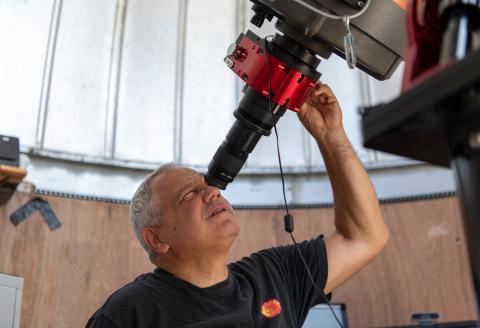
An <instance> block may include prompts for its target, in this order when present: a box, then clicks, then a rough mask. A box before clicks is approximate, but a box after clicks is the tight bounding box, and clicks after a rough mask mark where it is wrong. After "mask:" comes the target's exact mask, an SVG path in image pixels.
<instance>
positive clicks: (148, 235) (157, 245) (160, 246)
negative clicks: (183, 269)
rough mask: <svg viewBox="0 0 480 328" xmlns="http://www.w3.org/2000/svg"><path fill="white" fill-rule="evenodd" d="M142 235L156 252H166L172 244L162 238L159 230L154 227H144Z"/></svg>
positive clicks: (160, 253)
mask: <svg viewBox="0 0 480 328" xmlns="http://www.w3.org/2000/svg"><path fill="white" fill-rule="evenodd" d="M142 237H143V240H144V241H145V244H147V246H148V247H149V248H150V249H151V250H152V251H154V252H155V253H156V254H159V255H162V254H166V253H167V252H168V251H169V250H170V245H168V244H167V243H166V242H165V241H163V240H162V239H160V237H159V236H158V233H157V231H156V230H155V228H153V227H148V228H144V229H143V230H142Z"/></svg>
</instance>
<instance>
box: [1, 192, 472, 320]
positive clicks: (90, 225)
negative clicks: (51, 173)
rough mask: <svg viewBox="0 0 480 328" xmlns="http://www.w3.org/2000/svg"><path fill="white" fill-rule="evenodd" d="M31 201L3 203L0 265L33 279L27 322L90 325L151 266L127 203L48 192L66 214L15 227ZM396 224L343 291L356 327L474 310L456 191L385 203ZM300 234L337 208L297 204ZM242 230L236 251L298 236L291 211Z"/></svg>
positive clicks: (317, 228) (245, 221)
mask: <svg viewBox="0 0 480 328" xmlns="http://www.w3.org/2000/svg"><path fill="white" fill-rule="evenodd" d="M29 199H30V197H29V196H28V195H25V194H16V195H15V196H14V197H13V198H12V199H11V200H10V201H9V202H8V203H7V204H6V205H5V206H2V207H0V226H1V227H2V228H1V229H0V272H4V273H8V274H14V275H18V276H21V277H23V278H24V279H25V285H24V290H23V304H22V317H21V326H22V327H39V328H40V327H42V328H43V327H82V326H84V324H85V322H86V320H87V319H88V317H89V316H90V315H91V314H92V313H93V312H94V311H95V310H96V309H97V308H98V307H99V306H100V305H101V304H103V302H104V301H105V300H106V298H107V297H108V296H109V295H110V294H111V293H112V292H113V291H115V290H116V289H118V288H120V287H122V286H123V285H124V284H126V283H128V282H129V281H131V280H132V279H134V278H135V277H136V276H138V275H139V274H141V273H143V272H147V271H151V270H152V269H153V266H152V264H150V262H149V261H148V257H147V255H146V253H145V252H144V251H143V249H142V248H141V246H140V245H139V243H138V242H137V240H136V239H135V236H134V234H133V232H132V230H131V227H130V221H129V218H128V206H126V205H119V204H108V203H96V202H91V201H83V200H72V199H65V198H56V197H44V199H45V200H47V201H48V202H49V203H50V205H51V206H52V208H53V210H54V211H55V213H56V214H57V215H58V217H59V219H60V220H61V222H62V226H61V228H59V229H57V230H54V231H50V230H49V229H48V227H47V225H46V224H45V222H43V219H42V218H41V217H40V215H39V214H38V213H36V214H34V215H33V216H32V217H31V218H29V219H28V220H26V221H25V222H23V223H21V224H19V225H18V226H14V225H13V224H12V223H11V222H10V221H9V215H10V214H11V213H12V212H13V211H14V210H15V209H17V208H18V207H19V206H21V205H22V204H24V203H25V202H27V201H28V200H29ZM382 210H383V212H384V215H385V219H386V222H387V224H388V226H389V228H390V231H391V238H390V241H389V243H388V245H387V247H386V249H385V251H384V252H383V253H382V254H381V255H380V256H379V257H378V258H377V259H375V260H374V261H373V262H372V263H371V264H370V265H369V266H368V267H366V268H365V269H363V270H362V271H361V272H359V273H357V274H356V275H355V276H354V277H353V278H352V279H351V280H349V281H348V282H347V283H345V284H344V285H343V286H341V287H340V288H338V289H337V290H335V291H334V298H333V301H335V302H345V303H346V304H347V313H348V317H349V322H350V325H351V327H372V326H387V325H403V324H408V323H409V322H410V315H411V313H413V312H418V311H435V312H439V313H440V315H441V321H459V320H471V319H474V318H475V304H474V295H473V290H472V286H471V284H472V282H471V278H470V271H469V265H468V259H467V256H466V247H465V240H464V235H463V231H462V226H461V219H460V213H459V209H458V205H457V201H456V199H455V198H443V199H436V200H427V201H416V202H408V203H397V204H388V205H383V206H382ZM292 212H293V214H294V216H295V232H294V234H295V237H296V239H297V240H298V241H300V240H304V239H307V238H311V237H314V236H316V235H318V234H328V233H329V232H331V231H332V229H333V210H332V209H308V210H294V211H292ZM237 214H238V216H239V218H240V222H241V228H242V231H241V233H240V235H239V237H238V239H237V241H236V242H235V244H234V245H233V248H232V250H231V253H230V256H229V259H230V260H236V259H239V258H241V257H242V256H246V255H249V254H250V253H252V252H254V251H257V250H260V249H263V248H265V247H271V246H273V245H280V244H286V243H290V238H289V236H288V235H287V234H286V233H285V232H284V231H283V215H284V213H283V211H279V210H242V211H237Z"/></svg>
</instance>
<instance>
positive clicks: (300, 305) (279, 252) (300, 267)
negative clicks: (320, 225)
mask: <svg viewBox="0 0 480 328" xmlns="http://www.w3.org/2000/svg"><path fill="white" fill-rule="evenodd" d="M297 245H298V250H297V249H296V246H295V245H293V244H291V245H287V246H279V247H274V248H270V249H266V250H263V251H260V252H259V254H263V256H264V257H265V259H266V260H267V261H269V262H271V263H272V264H273V266H274V267H275V268H276V270H278V271H279V272H280V274H281V275H282V277H283V280H284V281H285V284H286V285H287V286H288V290H289V293H290V298H291V299H292V301H293V304H294V307H295V311H296V313H297V315H298V317H297V319H298V320H299V321H298V322H303V321H304V320H305V318H306V316H307V314H308V311H309V310H310V309H311V308H312V307H313V306H315V305H317V304H320V303H324V302H325V301H324V298H323V297H322V296H321V295H320V293H319V292H318V290H317V289H316V288H315V287H314V286H313V284H312V281H311V279H310V278H309V275H308V272H307V269H306V268H305V265H304V264H303V261H302V259H301V257H300V255H299V253H298V251H300V252H301V253H302V255H303V257H304V259H305V262H306V264H307V266H308V268H309V270H310V273H311V275H312V278H313V280H314V281H315V283H316V284H317V286H318V288H320V289H321V291H322V293H323V291H324V288H325V285H326V283H327V277H328V263H327V251H326V248H325V243H324V240H323V235H320V236H318V237H317V238H314V239H311V240H307V241H304V242H301V243H298V244H297ZM330 296H331V295H328V296H327V298H330Z"/></svg>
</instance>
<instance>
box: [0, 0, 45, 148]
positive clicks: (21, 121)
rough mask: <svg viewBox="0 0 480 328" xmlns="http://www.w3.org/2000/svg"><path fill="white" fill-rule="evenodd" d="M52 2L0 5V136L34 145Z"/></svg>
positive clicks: (40, 0) (4, 2)
mask: <svg viewBox="0 0 480 328" xmlns="http://www.w3.org/2000/svg"><path fill="white" fill-rule="evenodd" d="M52 6H53V0H35V1H33V0H30V1H17V0H2V1H0V49H1V50H0V134H6V135H12V136H18V137H20V142H21V143H22V144H24V145H30V146H33V145H34V144H35V127H36V121H37V115H38V108H39V103H40V94H41V92H40V90H41V85H42V73H43V65H44V61H45V53H46V49H47V39H48V31H49V24H50V15H51V12H52Z"/></svg>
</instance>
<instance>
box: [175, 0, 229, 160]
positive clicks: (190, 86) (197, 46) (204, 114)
mask: <svg viewBox="0 0 480 328" xmlns="http://www.w3.org/2000/svg"><path fill="white" fill-rule="evenodd" d="M235 8H236V2H235V1H224V0H208V1H198V0H191V1H189V2H188V16H187V31H186V58H185V82H184V83H185V84H184V95H183V127H182V129H183V130H182V132H183V133H182V145H183V149H182V150H183V152H182V158H181V159H182V162H184V163H187V164H195V165H204V166H206V165H208V163H209V161H210V159H211V158H212V156H213V154H214V153H215V151H216V149H217V148H218V146H220V143H221V142H222V141H223V139H224V138H225V135H226V134H227V132H228V129H229V128H230V126H231V124H232V123H233V111H234V109H235V107H236V104H235V90H236V89H235V79H236V78H237V76H236V75H235V74H234V73H233V72H232V71H231V70H230V69H229V68H228V67H227V66H226V64H225V63H224V62H223V58H224V57H225V55H226V53H227V48H228V46H229V45H230V44H231V43H233V42H235V40H236V38H237V35H236V33H235V32H236V31H235V30H236V12H235Z"/></svg>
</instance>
